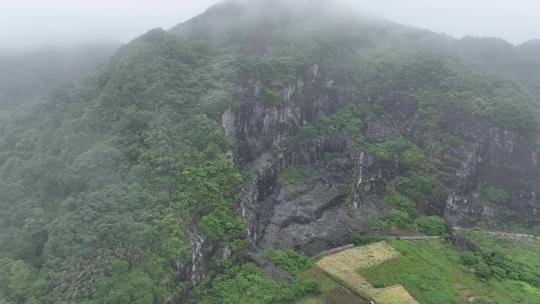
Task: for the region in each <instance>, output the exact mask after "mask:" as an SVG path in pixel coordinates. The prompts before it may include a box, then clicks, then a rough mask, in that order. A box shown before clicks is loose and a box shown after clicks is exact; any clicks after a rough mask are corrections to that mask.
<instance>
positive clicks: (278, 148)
mask: <svg viewBox="0 0 540 304" xmlns="http://www.w3.org/2000/svg"><path fill="white" fill-rule="evenodd" d="M315 4H316V5H314V2H313V1H308V0H305V1H300V2H298V3H297V5H295V6H293V7H290V6H288V5H287V1H284V0H283V1H266V0H261V1H256V2H252V3H250V4H246V3H244V2H243V1H239V2H235V1H228V2H224V3H222V4H218V5H216V6H214V7H211V8H210V9H208V10H207V11H206V12H205V13H203V14H202V15H200V16H197V17H195V18H193V19H192V20H189V21H187V22H185V23H182V24H180V25H178V26H176V27H174V28H173V29H171V30H169V31H164V30H162V29H154V30H151V31H149V32H147V33H146V34H143V35H142V36H140V37H139V38H137V39H135V40H133V41H131V42H130V43H128V44H127V45H125V46H123V47H121V48H120V49H119V50H118V51H117V52H116V53H115V55H114V56H113V57H112V59H111V61H110V63H109V64H108V65H106V66H104V67H102V68H100V69H98V70H97V71H95V72H94V73H92V74H90V75H89V76H88V77H87V78H86V79H84V80H83V81H80V82H78V83H71V84H67V85H63V86H61V87H58V88H56V89H54V90H52V91H50V92H49V93H47V94H46V95H45V96H44V97H43V98H42V101H41V102H39V103H38V104H35V105H31V106H28V107H23V108H19V109H6V110H4V111H1V112H0V115H1V116H0V117H1V119H0V244H2V246H0V303H2V304H4V303H10V304H11V303H16V304H19V303H55V304H60V303H85V304H94V303H95V304H97V303H100V304H102V303H104V304H108V303H111V304H112V303H115V304H119V303H122V304H123V303H126V304H127V303H137V304H150V303H230V304H233V303H235V304H236V303H254V304H257V303H289V302H291V301H293V300H295V299H297V298H299V297H302V296H304V295H306V294H313V293H316V292H317V290H318V287H317V286H316V284H314V283H313V282H311V281H309V280H307V279H306V278H305V277H304V276H302V275H301V273H303V272H304V271H305V270H306V269H308V268H310V267H311V266H312V262H311V261H309V259H307V258H306V257H305V256H303V255H300V254H299V253H302V254H306V255H312V254H315V253H318V252H320V251H322V250H326V249H329V248H333V247H337V246H340V245H344V244H347V243H349V242H350V241H351V238H352V236H353V235H354V234H356V233H367V234H392V233H405V232H411V231H412V230H418V231H419V232H420V233H424V234H432V233H436V234H442V235H444V236H445V237H448V238H449V239H450V236H449V235H450V233H451V232H452V231H447V226H448V227H452V226H462V227H484V228H486V227H489V228H493V229H495V228H499V227H501V226H505V227H508V226H510V227H512V228H516V229H518V228H519V229H534V227H537V226H538V225H540V216H539V215H538V210H539V209H540V201H539V199H538V198H537V195H536V189H537V188H538V185H539V183H540V163H539V157H540V154H539V152H540V151H539V149H540V146H539V143H540V141H539V139H540V138H538V134H539V131H540V103H539V98H538V95H536V94H537V91H536V90H537V89H538V88H537V87H535V85H536V84H538V83H539V81H540V78H537V77H536V76H538V74H533V73H529V72H527V71H526V69H525V68H530V69H532V70H534V71H535V72H538V70H537V69H536V68H534V67H535V64H538V62H537V59H538V58H540V57H538V56H535V54H537V50H536V44H535V43H533V42H531V43H529V44H524V45H522V46H517V47H514V46H510V48H511V50H512V51H511V52H512V53H515V54H516V55H515V56H517V59H515V61H512V62H511V64H510V63H509V64H504V63H503V62H502V61H500V60H499V57H497V56H483V55H478V54H477V53H475V52H477V51H478V52H480V50H481V48H485V50H482V51H481V52H487V53H492V52H493V53H497V52H498V48H499V45H498V44H496V45H495V46H493V45H492V44H491V43H490V41H491V40H483V39H478V40H475V42H474V45H475V46H472V43H470V41H468V40H467V39H464V40H454V39H451V38H448V37H446V36H440V35H437V34H434V33H431V32H426V31H421V30H417V29H414V28H410V27H406V26H402V25H398V24H395V23H392V22H389V21H386V20H382V19H376V18H373V17H367V16H363V15H361V14H357V13H354V12H350V11H347V10H345V9H341V8H339V7H337V6H335V5H334V4H332V3H331V2H329V1H322V0H320V1H316V3H315ZM430 41H431V42H430ZM433 41H434V42H436V43H432V42H433ZM426 44H429V45H430V46H432V47H425V46H426ZM477 44H478V46H476V45H477ZM480 54H483V53H480ZM509 62H510V61H509ZM535 75H536V76H535ZM535 77H536V78H535ZM8 102H9V101H8ZM455 237H459V236H455ZM293 250H294V251H293Z"/></svg>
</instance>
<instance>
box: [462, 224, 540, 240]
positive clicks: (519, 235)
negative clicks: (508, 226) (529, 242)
mask: <svg viewBox="0 0 540 304" xmlns="http://www.w3.org/2000/svg"><path fill="white" fill-rule="evenodd" d="M453 228H454V230H457V231H460V230H463V229H467V228H462V227H457V226H454V227H453ZM479 232H483V233H487V234H490V235H495V236H504V237H509V238H517V239H535V240H540V236H534V235H532V234H526V233H512V232H504V231H489V230H479Z"/></svg>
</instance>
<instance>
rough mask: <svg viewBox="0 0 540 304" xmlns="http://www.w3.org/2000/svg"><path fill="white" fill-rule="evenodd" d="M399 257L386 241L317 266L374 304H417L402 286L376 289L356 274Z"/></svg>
mask: <svg viewBox="0 0 540 304" xmlns="http://www.w3.org/2000/svg"><path fill="white" fill-rule="evenodd" d="M399 255H400V254H399V252H398V251H397V250H396V249H394V248H393V247H392V246H390V245H388V244H387V243H386V242H379V243H374V244H370V245H366V246H362V247H355V248H351V249H347V250H344V251H341V252H338V253H335V254H332V255H329V256H326V257H324V258H322V259H321V260H319V261H318V262H317V267H319V268H321V269H322V270H324V271H325V272H326V273H327V274H328V275H330V276H331V277H332V278H333V279H335V280H337V281H338V282H340V283H341V284H343V285H344V286H346V287H347V288H349V289H350V290H352V291H353V292H355V293H357V294H359V295H361V296H363V297H365V298H367V299H371V300H373V301H375V302H376V303H377V304H418V302H416V301H415V300H414V299H413V297H412V296H411V295H410V294H409V293H408V292H407V291H406V290H405V288H403V286H400V285H394V286H390V287H387V288H375V287H373V286H372V285H371V284H370V283H368V282H367V281H366V280H365V279H364V278H363V277H361V276H360V275H359V274H358V273H357V271H358V270H360V269H363V268H367V267H371V266H375V265H378V264H381V263H383V262H385V261H387V260H391V259H394V258H397V257H399Z"/></svg>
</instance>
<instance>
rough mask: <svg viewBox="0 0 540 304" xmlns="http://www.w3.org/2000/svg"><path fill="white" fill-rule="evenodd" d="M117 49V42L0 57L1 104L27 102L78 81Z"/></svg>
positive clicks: (54, 48)
mask: <svg viewBox="0 0 540 304" xmlns="http://www.w3.org/2000/svg"><path fill="white" fill-rule="evenodd" d="M119 47H120V43H117V42H103V43H95V44H85V45H79V46H66V47H60V46H57V47H45V48H41V49H38V50H36V51H32V52H22V53H19V54H12V55H9V56H8V55H5V56H0V104H1V105H2V106H4V107H5V106H8V105H9V106H13V105H17V104H21V103H25V102H29V101H32V100H34V99H35V98H36V97H38V96H39V95H42V94H46V93H48V92H49V91H50V90H51V89H53V88H54V87H56V86H59V85H61V84H64V83H66V82H68V81H77V80H81V79H82V78H83V77H85V76H86V75H88V74H89V73H91V72H93V71H94V70H95V69H97V67H98V66H99V65H100V64H106V63H108V61H109V58H110V57H111V56H112V55H113V53H114V52H115V51H116V50H117V49H118V48H119Z"/></svg>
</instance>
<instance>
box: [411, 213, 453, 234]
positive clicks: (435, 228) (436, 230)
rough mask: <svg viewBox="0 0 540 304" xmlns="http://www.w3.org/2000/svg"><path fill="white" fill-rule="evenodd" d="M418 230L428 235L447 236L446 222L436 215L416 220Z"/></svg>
mask: <svg viewBox="0 0 540 304" xmlns="http://www.w3.org/2000/svg"><path fill="white" fill-rule="evenodd" d="M416 228H417V229H418V231H420V232H422V233H425V234H427V235H440V236H444V235H446V234H447V229H446V222H445V220H444V219H443V218H441V217H439V216H436V215H432V216H422V217H420V218H419V219H418V220H416Z"/></svg>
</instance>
